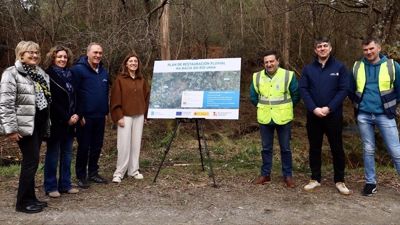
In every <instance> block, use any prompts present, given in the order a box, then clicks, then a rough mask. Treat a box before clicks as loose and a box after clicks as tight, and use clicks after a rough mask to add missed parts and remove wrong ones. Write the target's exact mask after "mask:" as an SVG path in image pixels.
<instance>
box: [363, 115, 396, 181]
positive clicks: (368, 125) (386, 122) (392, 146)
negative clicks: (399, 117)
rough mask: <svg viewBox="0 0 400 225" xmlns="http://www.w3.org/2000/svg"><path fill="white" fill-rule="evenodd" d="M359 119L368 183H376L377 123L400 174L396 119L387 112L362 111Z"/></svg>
mask: <svg viewBox="0 0 400 225" xmlns="http://www.w3.org/2000/svg"><path fill="white" fill-rule="evenodd" d="M357 121H358V128H359V129H360V135H361V140H362V143H363V158H364V167H365V178H366V183H367V184H376V179H375V125H376V127H377V128H378V130H379V132H380V133H381V136H382V138H383V141H384V142H385V145H386V148H387V151H388V153H389V155H390V156H391V157H392V160H393V162H394V165H395V167H396V169H397V173H398V174H400V143H399V132H398V130H397V125H396V121H395V119H389V118H388V117H387V116H386V115H385V114H371V113H365V112H362V111H360V112H359V113H358V116H357Z"/></svg>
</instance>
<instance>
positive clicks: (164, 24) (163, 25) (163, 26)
mask: <svg viewBox="0 0 400 225" xmlns="http://www.w3.org/2000/svg"><path fill="white" fill-rule="evenodd" d="M163 2H164V0H161V3H163ZM160 32H161V59H162V60H170V59H171V52H170V46H169V4H166V5H165V6H164V8H163V10H162V15H161V21H160Z"/></svg>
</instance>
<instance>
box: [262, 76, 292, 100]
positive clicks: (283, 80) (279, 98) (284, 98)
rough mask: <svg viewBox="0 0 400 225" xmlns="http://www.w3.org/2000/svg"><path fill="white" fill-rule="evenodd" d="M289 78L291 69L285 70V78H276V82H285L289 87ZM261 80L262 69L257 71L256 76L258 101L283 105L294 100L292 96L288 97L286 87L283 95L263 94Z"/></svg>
mask: <svg viewBox="0 0 400 225" xmlns="http://www.w3.org/2000/svg"><path fill="white" fill-rule="evenodd" d="M289 78H290V71H289V70H285V78H284V79H275V81H276V82H283V83H284V85H285V87H288V85H289ZM260 80H261V71H260V72H258V73H257V77H256V86H257V88H256V91H257V93H258V103H261V104H265V105H281V104H285V103H290V102H292V98H291V97H289V98H288V90H287V88H285V90H284V93H283V96H279V97H276V96H271V97H266V96H262V95H261V94H260V91H259V88H260Z"/></svg>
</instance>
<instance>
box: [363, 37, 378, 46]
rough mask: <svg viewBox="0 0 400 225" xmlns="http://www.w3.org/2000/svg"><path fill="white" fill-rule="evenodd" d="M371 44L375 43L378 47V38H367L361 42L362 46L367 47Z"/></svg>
mask: <svg viewBox="0 0 400 225" xmlns="http://www.w3.org/2000/svg"><path fill="white" fill-rule="evenodd" d="M371 42H375V44H377V45H379V43H380V42H379V40H378V38H376V37H368V38H365V39H364V40H363V42H362V45H369V44H371Z"/></svg>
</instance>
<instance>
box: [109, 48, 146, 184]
mask: <svg viewBox="0 0 400 225" xmlns="http://www.w3.org/2000/svg"><path fill="white" fill-rule="evenodd" d="M121 67H122V72H121V73H120V74H119V76H118V77H117V79H116V80H115V81H114V84H113V86H112V89H111V98H110V111H111V118H112V120H113V121H114V122H117V123H118V136H117V148H118V160H117V169H116V170H115V172H114V175H113V180H112V181H113V182H114V183H120V182H121V180H122V179H123V178H124V175H125V173H126V172H127V171H128V176H131V177H133V178H135V179H143V175H142V174H141V173H139V154H140V147H141V140H142V132H143V124H145V123H146V122H147V120H146V119H147V109H148V107H149V99H150V90H149V87H148V85H147V82H146V80H145V79H144V78H143V76H142V73H141V62H140V60H139V57H138V56H137V55H135V54H129V55H127V56H126V57H125V59H124V61H123V63H122V65H121Z"/></svg>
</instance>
